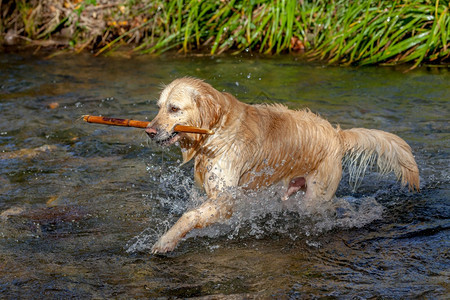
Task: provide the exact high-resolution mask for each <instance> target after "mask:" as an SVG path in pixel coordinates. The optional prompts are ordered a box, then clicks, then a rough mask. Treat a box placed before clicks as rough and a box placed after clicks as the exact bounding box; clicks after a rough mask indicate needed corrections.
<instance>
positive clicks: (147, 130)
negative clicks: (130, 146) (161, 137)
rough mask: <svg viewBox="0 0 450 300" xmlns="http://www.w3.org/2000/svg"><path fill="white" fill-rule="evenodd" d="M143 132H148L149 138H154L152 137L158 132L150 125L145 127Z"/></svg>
mask: <svg viewBox="0 0 450 300" xmlns="http://www.w3.org/2000/svg"><path fill="white" fill-rule="evenodd" d="M145 132H146V133H147V134H148V136H149V137H150V138H154V137H155V136H156V134H157V133H158V132H157V131H156V129H154V128H152V127H147V128H145Z"/></svg>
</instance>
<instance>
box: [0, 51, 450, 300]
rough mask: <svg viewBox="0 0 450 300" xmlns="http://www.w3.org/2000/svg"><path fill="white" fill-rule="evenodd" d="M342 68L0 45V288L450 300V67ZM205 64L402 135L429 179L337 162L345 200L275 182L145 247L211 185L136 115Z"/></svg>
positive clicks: (272, 92)
mask: <svg viewBox="0 0 450 300" xmlns="http://www.w3.org/2000/svg"><path fill="white" fill-rule="evenodd" d="M405 70H406V68H389V67H364V68H341V67H331V66H324V65H321V64H311V63H307V62H304V61H301V60H297V59H296V58H295V57H292V56H279V57H272V58H264V57H256V56H251V55H247V56H231V57H228V56H218V57H201V56H199V57H178V56H171V55H165V56H161V57H151V56H146V57H137V58H132V59H128V58H124V57H93V56H91V55H88V54H82V55H62V56H56V57H53V58H50V59H47V58H45V57H42V56H36V55H33V54H12V53H3V54H0V295H1V298H7V299H17V298H35V299H42V298H58V299H67V298H79V299H92V298H95V299H99V298H118V299H130V298H158V297H168V298H176V297H180V298H189V297H205V298H211V299H217V298H223V299H228V298H232V299H241V298H282V299H286V298H292V299H296V298H306V299H310V298H322V297H323V298H330V299H333V298H338V299H340V298H344V299H350V298H351V299H355V298H356V299H374V298H385V299H399V298H402V299H411V298H426V299H444V298H447V299H448V298H449V297H450V288H449V286H450V279H449V278H450V260H449V259H450V253H449V248H450V234H449V233H450V221H449V219H450V200H449V199H450V173H449V165H450V149H449V140H450V125H449V121H450V71H449V69H446V68H431V67H430V68H426V67H422V68H419V69H416V70H412V71H410V72H406V73H405V72H404V71H405ZM182 76H195V77H199V78H203V79H205V80H206V81H208V82H209V83H211V84H212V85H213V86H214V87H216V88H217V89H219V90H221V91H227V92H230V93H232V94H233V95H235V96H236V97H237V98H238V99H240V100H242V101H244V102H247V103H282V104H285V105H287V106H289V107H290V108H293V109H302V108H307V107H308V108H309V109H311V110H312V111H313V112H316V113H319V114H320V115H321V116H323V117H325V118H327V119H328V120H329V121H330V122H331V123H332V124H340V126H341V127H342V128H344V129H347V128H351V127H367V128H376V129H381V130H385V131H389V132H392V133H395V134H397V135H399V136H401V137H402V138H403V139H405V140H406V141H407V142H408V143H409V144H410V145H411V147H412V149H413V153H414V155H415V157H416V160H417V163H418V166H419V170H420V174H421V175H420V179H421V184H420V187H421V192H420V193H412V192H409V191H408V190H407V188H404V187H401V186H400V184H399V183H398V182H397V181H396V179H395V178H394V177H393V176H392V175H391V176H384V177H380V176H379V175H378V174H376V173H370V174H366V177H365V179H364V180H363V182H362V185H361V186H360V187H359V189H358V190H356V191H353V190H352V188H351V187H350V186H349V184H348V175H345V176H344V178H343V180H342V182H341V185H340V187H339V189H338V192H337V198H336V199H335V200H334V204H335V210H334V211H331V212H327V213H322V214H314V215H311V214H308V213H306V212H305V211H304V210H302V209H301V207H299V205H298V203H295V200H298V201H301V199H300V198H298V197H297V196H296V197H294V199H293V201H294V203H292V201H291V203H290V204H282V203H281V201H280V197H279V193H278V192H277V190H275V189H268V190H265V191H259V192H256V193H253V194H248V195H242V201H241V202H240V204H239V205H238V208H237V210H236V213H235V215H234V216H233V217H232V218H231V219H230V220H229V221H227V222H226V223H224V224H217V225H214V226H211V227H209V228H206V229H201V230H194V231H193V232H192V233H190V234H189V235H188V236H187V237H186V238H185V239H184V240H183V241H182V242H181V244H180V245H179V246H178V247H177V248H176V249H175V251H174V252H172V253H170V254H167V255H158V256H153V255H151V254H150V251H149V249H150V248H151V246H152V244H153V243H154V242H155V241H156V240H157V239H158V237H159V236H161V235H162V233H163V232H164V231H165V230H166V229H167V228H168V227H170V226H171V225H172V224H173V223H174V222H175V221H176V220H177V218H178V217H179V216H180V215H181V214H182V213H183V212H184V211H186V209H188V208H190V207H193V206H195V205H197V204H198V203H199V202H201V201H203V200H204V199H205V195H204V193H203V192H202V191H201V190H198V189H196V188H195V187H194V184H193V178H192V177H193V165H192V163H190V164H186V165H184V166H180V162H181V154H180V150H179V149H177V148H176V147H172V148H169V149H162V148H160V147H158V146H157V145H155V144H152V143H150V142H149V141H148V139H147V137H146V135H145V134H144V132H143V130H141V129H134V128H119V127H109V126H104V125H96V124H88V123H85V122H83V121H81V120H80V117H81V116H82V115H85V114H91V115H104V116H112V117H122V118H133V119H138V120H151V119H152V118H153V117H154V116H155V115H156V112H157V107H156V105H155V102H156V100H157V99H158V96H159V93H160V91H161V87H162V84H168V83H170V82H171V81H172V80H173V79H175V78H178V77H182Z"/></svg>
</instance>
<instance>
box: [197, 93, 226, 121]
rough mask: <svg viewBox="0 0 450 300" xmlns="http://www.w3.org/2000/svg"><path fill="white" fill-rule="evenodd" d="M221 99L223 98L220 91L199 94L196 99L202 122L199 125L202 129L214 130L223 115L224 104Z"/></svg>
mask: <svg viewBox="0 0 450 300" xmlns="http://www.w3.org/2000/svg"><path fill="white" fill-rule="evenodd" d="M220 97H223V95H222V94H221V93H219V92H218V91H213V92H204V91H201V92H197V93H195V96H194V99H195V103H196V104H197V108H198V111H199V116H200V120H198V121H199V123H200V124H198V125H199V126H200V127H202V128H205V127H206V128H213V127H214V125H216V124H217V122H218V121H219V119H220V117H221V115H222V111H223V108H222V104H221V101H220V100H221V99H220Z"/></svg>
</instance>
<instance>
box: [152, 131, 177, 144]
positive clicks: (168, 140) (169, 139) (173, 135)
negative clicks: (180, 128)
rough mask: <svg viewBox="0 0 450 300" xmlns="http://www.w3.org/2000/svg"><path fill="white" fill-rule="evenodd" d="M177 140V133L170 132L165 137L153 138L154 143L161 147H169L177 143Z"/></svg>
mask: <svg viewBox="0 0 450 300" xmlns="http://www.w3.org/2000/svg"><path fill="white" fill-rule="evenodd" d="M179 138H180V135H179V134H178V132H172V133H171V134H169V135H168V136H167V137H160V138H155V139H154V141H155V142H156V143H157V144H158V145H161V146H170V145H172V144H174V143H175V142H176V141H178V139H179Z"/></svg>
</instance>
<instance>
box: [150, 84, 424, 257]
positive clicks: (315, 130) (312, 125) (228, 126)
mask: <svg viewBox="0 0 450 300" xmlns="http://www.w3.org/2000/svg"><path fill="white" fill-rule="evenodd" d="M158 106H159V112H158V115H157V116H156V117H155V118H154V120H153V121H152V122H151V123H150V125H149V127H148V128H147V130H146V131H147V133H148V135H149V136H150V138H151V139H152V140H154V141H155V142H156V143H159V144H161V145H165V146H167V145H171V144H174V143H175V142H177V144H178V145H179V146H180V147H181V150H182V155H183V161H184V162H188V161H190V160H191V159H194V167H195V181H196V183H197V184H198V185H200V186H201V187H203V188H204V190H205V192H206V194H207V196H208V200H207V201H206V202H204V203H203V204H202V205H201V206H199V207H198V208H195V209H193V210H190V211H188V212H186V213H185V214H183V215H182V216H181V218H180V219H179V220H178V221H177V222H176V223H175V225H174V226H173V227H172V228H170V229H169V230H168V231H167V232H166V233H165V234H164V235H163V236H162V237H161V238H160V239H159V240H158V241H157V242H156V244H155V245H154V246H153V248H152V252H153V253H164V252H168V251H172V250H173V249H174V248H175V247H176V245H177V244H178V242H179V241H180V239H181V238H183V237H184V236H185V235H186V234H187V233H188V232H189V231H190V230H192V229H194V228H202V227H205V226H208V225H210V224H212V223H215V222H219V221H221V220H225V219H226V218H229V217H230V216H231V214H232V212H233V206H234V204H235V201H239V200H238V199H235V197H233V189H236V187H241V188H243V189H260V188H264V187H267V186H269V185H272V184H275V183H279V182H281V183H283V185H284V196H283V197H282V200H286V199H288V198H289V197H290V196H291V195H292V194H294V193H296V192H298V191H299V190H303V191H304V192H305V195H304V197H303V201H304V202H305V203H306V205H307V206H310V207H314V206H315V205H317V204H318V203H320V202H321V201H329V200H331V199H332V198H333V197H334V194H335V192H336V189H337V188H338V185H339V182H340V180H341V177H342V168H343V162H346V164H347V166H348V169H349V174H350V178H351V179H352V180H353V182H355V183H357V182H358V181H359V180H360V179H361V178H362V177H363V176H364V172H365V170H366V169H367V168H368V167H370V166H371V165H376V167H377V169H378V171H379V172H380V173H382V174H384V173H389V172H394V174H395V175H396V176H397V178H398V179H400V180H401V182H402V184H404V185H406V184H408V185H409V188H410V189H412V190H418V189H419V170H418V168H417V164H416V162H415V160H414V157H413V155H412V153H411V148H410V147H409V146H408V144H407V143H406V142H405V141H404V140H403V139H401V138H400V137H398V136H397V135H394V134H391V133H388V132H384V131H381V130H375V129H364V128H353V129H349V130H342V129H340V128H339V126H338V127H337V128H335V127H333V126H332V125H331V124H330V123H329V122H328V121H326V120H325V119H323V118H321V117H319V116H318V115H316V114H314V113H312V112H310V111H309V110H290V109H288V108H286V107H285V106H282V105H248V104H245V103H242V102H240V101H238V100H237V99H236V98H235V97H233V96H232V95H230V94H228V93H222V92H219V91H217V90H216V89H214V88H213V87H212V86H211V85H209V84H207V83H205V82H204V81H202V80H199V79H195V78H181V79H176V80H175V81H173V82H172V83H171V84H169V85H168V86H166V87H165V88H164V90H163V91H162V93H161V96H160V98H159V101H158ZM175 125H189V126H196V127H200V128H206V129H211V130H213V131H214V132H215V133H214V134H213V135H199V134H191V133H178V132H176V131H174V127H175Z"/></svg>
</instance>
